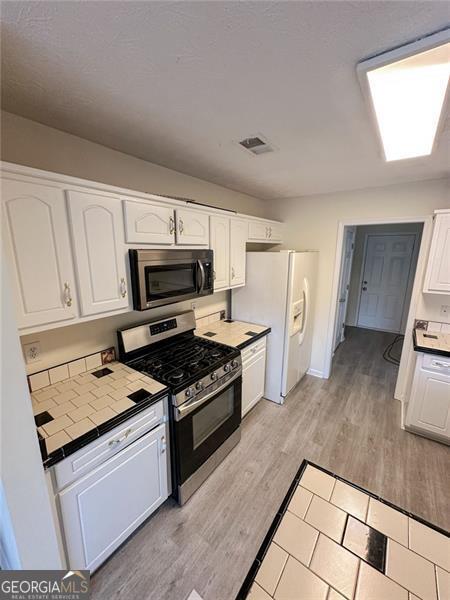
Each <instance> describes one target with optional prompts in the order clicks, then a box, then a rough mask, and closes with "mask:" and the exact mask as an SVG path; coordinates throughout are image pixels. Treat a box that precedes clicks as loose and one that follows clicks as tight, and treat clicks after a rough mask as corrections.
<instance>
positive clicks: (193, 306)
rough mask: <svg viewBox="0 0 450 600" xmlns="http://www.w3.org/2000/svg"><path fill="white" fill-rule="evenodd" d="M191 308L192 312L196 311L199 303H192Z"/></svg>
mask: <svg viewBox="0 0 450 600" xmlns="http://www.w3.org/2000/svg"><path fill="white" fill-rule="evenodd" d="M191 308H192V310H195V309H196V308H197V303H196V302H191Z"/></svg>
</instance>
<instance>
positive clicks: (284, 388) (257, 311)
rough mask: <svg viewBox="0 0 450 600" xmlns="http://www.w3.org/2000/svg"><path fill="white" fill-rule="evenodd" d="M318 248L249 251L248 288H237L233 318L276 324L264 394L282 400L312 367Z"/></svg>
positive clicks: (234, 292)
mask: <svg viewBox="0 0 450 600" xmlns="http://www.w3.org/2000/svg"><path fill="white" fill-rule="evenodd" d="M317 267H318V252H295V251H293V250H282V251H278V252H271V251H268V252H247V276H246V284H245V286H244V287H241V288H237V289H236V290H233V294H232V304H231V310H232V318H233V319H236V320H239V321H247V322H250V323H256V324H261V325H268V326H269V327H271V328H272V331H271V333H270V334H269V336H268V338H267V367H266V383H265V392H264V397H265V398H267V399H269V400H272V401H273V402H278V403H280V404H282V403H283V402H284V399H285V397H286V396H287V395H288V393H289V392H290V391H291V390H292V389H293V388H294V387H295V385H296V384H297V383H298V382H299V381H300V379H301V378H302V377H303V375H304V374H305V373H306V372H307V371H308V369H309V366H310V361H311V346H312V329H313V317H314V314H313V311H314V301H315V288H316V278H317Z"/></svg>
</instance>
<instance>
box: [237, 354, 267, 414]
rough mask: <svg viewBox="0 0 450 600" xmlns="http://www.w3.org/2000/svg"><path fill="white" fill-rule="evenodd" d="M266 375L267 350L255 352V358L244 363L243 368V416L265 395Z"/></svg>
mask: <svg viewBox="0 0 450 600" xmlns="http://www.w3.org/2000/svg"><path fill="white" fill-rule="evenodd" d="M265 377H266V350H265V349H264V350H262V351H259V352H258V353H257V354H255V358H254V360H253V359H252V360H249V361H248V362H247V364H246V365H243V370H242V416H244V415H245V414H246V413H247V412H248V411H249V410H250V409H251V408H252V407H253V406H254V405H255V404H256V403H257V402H258V400H260V399H261V398H262V397H263V395H264V384H265Z"/></svg>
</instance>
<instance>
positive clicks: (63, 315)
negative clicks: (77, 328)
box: [2, 179, 78, 329]
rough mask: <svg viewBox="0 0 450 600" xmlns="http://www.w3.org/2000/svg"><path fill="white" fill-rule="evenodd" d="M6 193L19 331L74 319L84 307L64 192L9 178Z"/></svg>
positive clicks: (6, 233) (5, 182) (7, 236)
mask: <svg viewBox="0 0 450 600" xmlns="http://www.w3.org/2000/svg"><path fill="white" fill-rule="evenodd" d="M2 196H3V208H4V220H3V222H4V238H5V241H6V242H7V243H6V250H7V253H8V255H9V256H10V270H11V276H12V278H13V280H14V283H15V286H14V287H15V291H16V308H17V321H18V327H19V329H24V328H28V327H33V326H36V325H43V324H44V325H45V324H47V323H49V324H50V323H55V322H59V321H65V320H69V319H74V318H75V317H76V316H77V314H78V306H77V295H76V289H75V280H74V270H73V263H72V253H71V247H70V238H69V231H68V226H67V215H66V206H65V202H64V193H63V192H62V190H60V189H58V188H57V187H51V186H49V185H41V184H39V183H30V182H20V181H13V180H8V179H4V180H3V182H2Z"/></svg>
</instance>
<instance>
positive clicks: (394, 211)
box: [270, 179, 450, 373]
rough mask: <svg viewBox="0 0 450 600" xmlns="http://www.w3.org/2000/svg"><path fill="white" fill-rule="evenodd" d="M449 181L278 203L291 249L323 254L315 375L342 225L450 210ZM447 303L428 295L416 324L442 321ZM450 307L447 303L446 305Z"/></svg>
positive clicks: (322, 357) (274, 211)
mask: <svg viewBox="0 0 450 600" xmlns="http://www.w3.org/2000/svg"><path fill="white" fill-rule="evenodd" d="M449 186H450V180H449V179H440V180H432V181H423V182H418V183H411V184H402V185H392V186H386V187H379V188H370V189H365V190H356V191H351V192H339V193H335V194H323V195H315V196H305V197H302V198H294V199H290V200H283V201H278V202H273V203H271V204H270V210H271V216H272V217H273V218H279V219H281V220H282V221H285V222H286V236H285V244H284V246H285V247H286V248H292V249H295V250H318V251H319V253H320V258H319V281H318V290H317V292H318V293H317V304H316V316H315V331H314V341H313V350H312V363H311V367H312V369H315V370H316V371H318V372H320V373H322V372H323V371H324V366H325V362H326V344H327V331H328V325H329V315H330V309H331V293H332V283H333V274H334V264H335V256H336V241H337V232H338V224H339V221H342V220H345V219H356V218H382V219H386V221H387V222H389V218H390V217H394V218H395V217H416V216H426V215H431V214H432V213H433V210H435V209H437V208H447V207H449V206H450V189H449ZM443 303H444V299H443V297H438V296H433V297H431V296H430V295H429V296H428V297H426V296H425V295H423V296H422V297H421V299H420V302H419V306H418V310H417V318H423V319H434V320H440V317H439V314H440V307H441V304H443ZM445 303H446V304H448V297H447V298H446V300H445Z"/></svg>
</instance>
